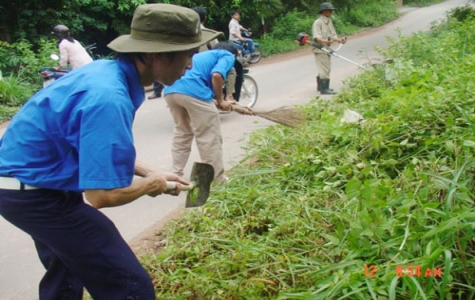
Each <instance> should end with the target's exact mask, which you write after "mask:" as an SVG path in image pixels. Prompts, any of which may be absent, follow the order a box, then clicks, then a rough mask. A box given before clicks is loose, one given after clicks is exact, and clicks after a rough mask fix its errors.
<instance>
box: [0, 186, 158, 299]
mask: <svg viewBox="0 0 475 300" xmlns="http://www.w3.org/2000/svg"><path fill="white" fill-rule="evenodd" d="M0 215H2V216H3V217H4V218H5V219H6V220H7V221H9V222H10V223H12V224H13V225H15V226H16V227H18V228H20V229H21V230H23V231H25V232H26V233H28V234H29V235H30V236H31V237H32V238H33V240H34V242H35V246H36V249H37V252H38V256H39V258H40V260H41V262H42V263H43V265H44V267H45V268H46V274H45V276H44V277H43V279H42V280H41V282H40V287H39V293H40V300H55V299H58V300H70V299H71V300H81V299H82V296H83V288H84V287H85V288H86V289H87V291H88V292H89V293H90V294H91V296H92V297H93V298H94V299H97V300H99V299H104V300H121V299H124V300H125V299H131V300H132V299H141V300H153V299H155V291H154V287H153V284H152V281H151V279H150V276H149V275H148V274H147V272H146V271H145V270H144V268H143V267H142V266H141V265H140V263H139V261H138V260H137V258H136V256H135V255H134V253H133V252H132V250H131V249H130V247H129V246H128V245H127V243H126V242H125V241H124V239H123V238H122V237H121V235H120V233H119V231H118V230H117V228H116V227H115V226H114V224H113V223H112V222H111V221H110V220H109V219H108V218H107V217H106V216H105V215H104V214H102V213H101V212H100V211H99V210H97V209H95V208H93V207H91V206H90V205H88V204H86V203H84V200H83V198H82V194H81V193H77V192H64V191H55V190H47V189H38V190H21V191H17V190H2V189H0Z"/></svg>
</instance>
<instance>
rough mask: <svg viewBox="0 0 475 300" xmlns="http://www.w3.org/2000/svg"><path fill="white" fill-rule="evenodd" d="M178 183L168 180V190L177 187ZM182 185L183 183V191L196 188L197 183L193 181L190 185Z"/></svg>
mask: <svg viewBox="0 0 475 300" xmlns="http://www.w3.org/2000/svg"><path fill="white" fill-rule="evenodd" d="M177 184H178V182H176V181H167V190H168V191H170V190H174V189H176V185H177ZM180 185H181V190H182V191H191V190H192V189H194V188H195V185H194V184H193V183H190V184H189V185H184V184H180Z"/></svg>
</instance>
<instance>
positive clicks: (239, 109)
mask: <svg viewBox="0 0 475 300" xmlns="http://www.w3.org/2000/svg"><path fill="white" fill-rule="evenodd" d="M233 110H234V111H235V112H237V113H240V114H241V115H246V114H247V112H248V111H250V112H251V113H252V114H255V111H254V110H252V109H250V108H246V107H243V106H239V105H233Z"/></svg>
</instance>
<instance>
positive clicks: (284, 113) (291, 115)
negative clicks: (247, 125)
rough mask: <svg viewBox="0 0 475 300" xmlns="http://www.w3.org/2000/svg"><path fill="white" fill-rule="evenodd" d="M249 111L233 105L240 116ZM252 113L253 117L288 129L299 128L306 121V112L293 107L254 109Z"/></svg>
mask: <svg viewBox="0 0 475 300" xmlns="http://www.w3.org/2000/svg"><path fill="white" fill-rule="evenodd" d="M248 110H249V108H245V107H242V106H237V105H233V111H235V112H238V113H240V114H247V112H248ZM251 112H252V115H255V116H259V117H262V118H264V119H267V120H269V121H272V122H275V123H278V124H281V125H285V126H288V127H297V126H299V125H302V124H304V123H305V121H306V118H305V114H304V112H303V111H302V110H300V109H298V108H296V107H292V106H281V107H278V108H275V109H272V110H267V111H265V110H258V109H252V110H251Z"/></svg>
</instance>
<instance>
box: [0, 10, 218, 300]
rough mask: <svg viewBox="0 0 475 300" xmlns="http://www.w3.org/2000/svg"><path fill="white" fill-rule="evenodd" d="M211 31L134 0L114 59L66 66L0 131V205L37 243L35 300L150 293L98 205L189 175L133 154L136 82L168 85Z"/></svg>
mask: <svg viewBox="0 0 475 300" xmlns="http://www.w3.org/2000/svg"><path fill="white" fill-rule="evenodd" d="M216 37H217V34H216V33H212V32H207V31H205V30H201V28H200V22H199V17H198V15H197V14H196V13H195V12H194V11H192V10H191V9H188V8H184V7H179V6H176V5H169V4H145V5H140V6H138V7H137V8H136V10H135V12H134V16H133V19H132V23H131V33H130V34H129V35H123V36H120V37H118V38H116V39H115V40H113V41H112V42H111V43H110V44H109V45H108V46H109V48H111V49H112V50H114V51H115V52H117V54H118V55H117V58H116V59H115V60H97V61H94V62H91V63H90V64H88V65H86V66H83V67H81V68H78V69H75V70H73V71H72V72H70V73H68V74H67V75H66V76H64V77H62V78H61V79H59V80H57V81H55V82H54V83H53V84H51V85H50V86H48V87H47V88H45V89H42V90H41V91H40V92H38V93H37V94H36V95H34V96H33V97H32V98H31V99H30V100H29V101H28V102H27V103H26V104H25V105H24V106H23V107H22V109H21V110H20V111H19V112H18V114H17V115H16V116H15V117H14V118H13V119H12V121H11V122H10V124H9V126H8V128H7V130H6V132H5V134H4V135H3V137H2V139H1V140H0V214H1V215H2V216H3V217H4V218H5V219H6V220H7V221H9V222H10V223H12V224H13V225H15V226H17V227H18V228H20V229H21V230H23V231H25V232H26V233H28V234H29V235H30V236H31V237H32V238H33V240H34V242H35V246H36V250H37V252H38V256H39V258H40V260H41V262H42V263H43V265H44V267H45V268H46V274H45V276H44V277H43V279H42V280H41V282H40V287H39V298H40V300H49V299H63V300H64V299H71V300H80V299H82V296H83V289H84V287H85V288H86V289H87V290H88V292H89V294H90V295H91V296H92V297H93V298H94V299H143V300H152V299H155V292H154V286H153V283H152V281H151V279H150V276H149V275H148V274H147V272H146V271H145V270H144V268H143V267H142V266H141V264H140V263H139V261H138V260H137V258H136V257H135V255H134V253H133V252H132V250H131V249H130V247H129V246H128V245H127V243H126V242H125V240H124V239H123V238H122V237H121V235H120V233H119V231H118V230H117V228H116V227H115V226H114V224H113V223H112V222H111V221H110V220H109V219H108V218H107V217H106V216H105V215H104V214H102V213H101V212H100V211H99V210H98V208H102V207H113V206H119V205H124V204H127V203H130V202H132V201H134V200H136V199H138V198H139V197H141V196H143V195H150V196H153V197H154V196H157V195H159V194H161V193H165V192H167V189H168V188H167V181H168V180H171V181H174V182H176V183H179V184H177V185H174V188H173V190H171V191H168V193H170V194H173V195H177V194H178V193H179V192H180V189H181V188H180V184H185V185H186V184H188V183H187V182H186V181H184V180H183V179H181V178H180V177H178V176H176V175H174V174H170V173H165V172H161V171H157V170H154V169H153V168H151V167H149V166H146V165H145V164H143V163H140V162H138V161H136V159H135V158H136V153H135V148H134V141H133V136H132V123H133V120H134V116H135V112H136V111H137V109H138V108H139V106H140V105H141V104H142V103H143V101H144V98H145V93H144V88H143V87H145V86H148V85H150V84H152V82H153V81H154V80H158V81H160V82H162V83H163V84H168V85H171V84H173V83H174V82H175V81H176V80H177V79H179V78H180V77H181V76H182V75H183V74H184V72H185V70H186V69H190V68H191V57H192V56H193V54H194V53H196V52H197V51H198V48H199V47H200V46H201V45H203V44H205V43H207V42H208V41H210V40H212V39H215V38H216ZM134 175H137V176H139V177H140V178H138V179H135V180H134V179H133V177H134ZM83 192H84V194H85V196H86V198H87V199H88V200H89V202H90V203H91V204H92V206H91V205H88V204H86V203H85V202H84V200H83Z"/></svg>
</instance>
